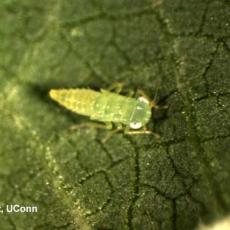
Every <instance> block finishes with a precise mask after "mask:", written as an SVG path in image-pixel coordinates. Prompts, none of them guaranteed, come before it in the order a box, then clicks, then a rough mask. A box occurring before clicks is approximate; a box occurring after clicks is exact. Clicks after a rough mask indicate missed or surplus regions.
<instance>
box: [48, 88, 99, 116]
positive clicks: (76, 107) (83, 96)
mask: <svg viewBox="0 0 230 230" xmlns="http://www.w3.org/2000/svg"><path fill="white" fill-rule="evenodd" d="M99 95H100V93H99V92H96V91H94V90H90V89H56V90H55V89H52V90H51V91H50V96H51V98H52V99H54V100H55V101H57V102H58V103H60V104H61V105H63V106H64V107H66V108H67V109H69V110H71V111H73V112H75V113H78V114H82V115H86V116H91V115H92V114H93V113H94V104H95V100H96V99H97V97H98V96H99Z"/></svg>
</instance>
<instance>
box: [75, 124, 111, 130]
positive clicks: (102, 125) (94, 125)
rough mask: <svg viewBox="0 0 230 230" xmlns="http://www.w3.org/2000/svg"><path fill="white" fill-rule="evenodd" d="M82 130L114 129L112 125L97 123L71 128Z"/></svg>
mask: <svg viewBox="0 0 230 230" xmlns="http://www.w3.org/2000/svg"><path fill="white" fill-rule="evenodd" d="M81 128H94V129H112V124H111V123H105V124H100V123H97V122H83V123H81V124H77V125H73V126H71V127H70V130H76V129H81Z"/></svg>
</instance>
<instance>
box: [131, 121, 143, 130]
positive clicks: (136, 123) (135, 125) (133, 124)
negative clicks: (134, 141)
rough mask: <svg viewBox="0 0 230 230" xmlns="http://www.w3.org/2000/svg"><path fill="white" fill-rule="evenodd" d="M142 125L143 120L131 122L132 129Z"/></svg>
mask: <svg viewBox="0 0 230 230" xmlns="http://www.w3.org/2000/svg"><path fill="white" fill-rule="evenodd" d="M141 127H142V123H141V122H132V123H130V128H131V129H140V128H141Z"/></svg>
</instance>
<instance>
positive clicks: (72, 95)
mask: <svg viewBox="0 0 230 230" xmlns="http://www.w3.org/2000/svg"><path fill="white" fill-rule="evenodd" d="M49 94H50V97H51V98H52V99H53V100H55V101H57V102H58V103H59V104H61V105H62V106H64V107H65V108H67V109H69V110H71V111H73V112H75V113H78V114H81V115H85V116H88V117H90V119H91V120H94V121H99V122H103V123H105V124H107V125H104V127H105V128H107V129H112V127H113V126H112V123H113V124H115V125H116V126H117V129H115V130H114V131H115V132H117V131H120V130H124V132H125V133H127V134H150V133H152V132H151V131H149V130H147V128H146V124H147V123H148V122H149V121H150V118H151V114H152V112H151V109H152V107H156V105H155V103H154V102H151V101H150V100H149V99H148V97H147V96H145V95H144V93H143V92H142V96H140V97H139V98H137V99H136V98H133V97H128V96H123V95H121V94H118V93H114V92H110V91H108V90H103V89H102V90H101V91H95V90H92V89H84V88H83V89H78V88H77V89H51V90H50V92H49ZM108 124H109V125H108ZM77 126H81V124H80V125H77ZM83 126H84V125H83ZM87 126H94V127H98V128H101V125H99V124H98V125H92V124H91V125H87Z"/></svg>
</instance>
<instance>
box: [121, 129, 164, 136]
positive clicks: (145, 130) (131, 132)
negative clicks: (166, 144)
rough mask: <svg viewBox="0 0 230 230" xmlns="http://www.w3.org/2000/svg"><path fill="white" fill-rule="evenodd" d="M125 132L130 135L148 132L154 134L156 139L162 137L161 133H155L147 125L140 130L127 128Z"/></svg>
mask: <svg viewBox="0 0 230 230" xmlns="http://www.w3.org/2000/svg"><path fill="white" fill-rule="evenodd" d="M124 133H125V134H129V135H141V134H145V135H146V134H147V135H153V136H154V137H155V138H156V139H160V135H159V134H158V133H154V132H153V131H151V130H148V129H147V128H146V127H144V128H143V129H140V130H130V129H125V131H124Z"/></svg>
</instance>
